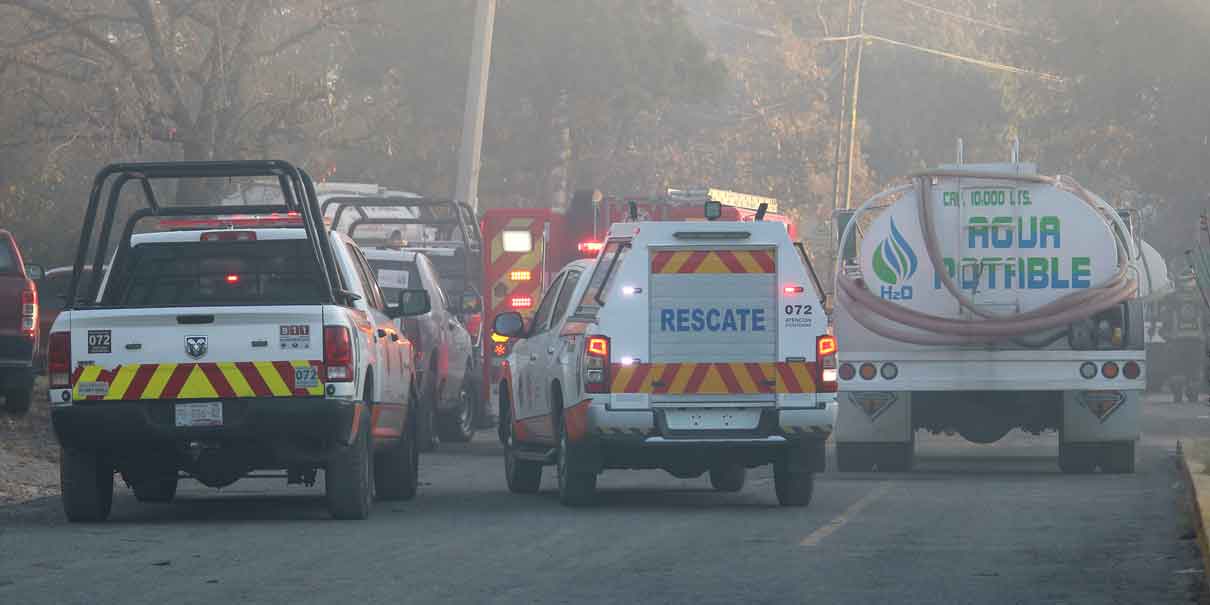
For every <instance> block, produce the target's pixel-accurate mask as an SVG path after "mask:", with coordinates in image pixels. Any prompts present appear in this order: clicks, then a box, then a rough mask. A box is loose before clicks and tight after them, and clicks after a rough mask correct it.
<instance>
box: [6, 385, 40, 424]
mask: <svg viewBox="0 0 1210 605" xmlns="http://www.w3.org/2000/svg"><path fill="white" fill-rule="evenodd" d="M33 399H34V387H33V386H32V385H31V386H29V387H26V388H20V389H9V390H7V391H5V392H4V411H6V412H8V413H10V414H14V415H17V416H23V415H25V413H26V412H28V411H29V404H30V402H32V401H33Z"/></svg>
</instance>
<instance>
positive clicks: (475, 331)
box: [466, 313, 483, 344]
mask: <svg viewBox="0 0 1210 605" xmlns="http://www.w3.org/2000/svg"><path fill="white" fill-rule="evenodd" d="M482 327H483V314H482V313H475V314H474V315H471V316H470V317H467V318H466V332H467V333H468V334H470V335H471V344H479V338H480V337H482V336H483V333H482V332H481V331H480V329H481V328H482Z"/></svg>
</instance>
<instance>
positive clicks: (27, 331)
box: [21, 285, 38, 341]
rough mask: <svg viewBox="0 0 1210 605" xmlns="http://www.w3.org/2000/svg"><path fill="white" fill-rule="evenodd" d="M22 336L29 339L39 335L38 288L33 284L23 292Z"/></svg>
mask: <svg viewBox="0 0 1210 605" xmlns="http://www.w3.org/2000/svg"><path fill="white" fill-rule="evenodd" d="M21 336H23V337H25V340H29V341H32V340H34V339H36V338H37V337H38V290H37V289H36V288H34V287H33V286H32V285H31V286H26V288H25V290H23V291H22V292H21Z"/></svg>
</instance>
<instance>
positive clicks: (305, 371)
mask: <svg viewBox="0 0 1210 605" xmlns="http://www.w3.org/2000/svg"><path fill="white" fill-rule="evenodd" d="M317 386H319V372H317V371H316V370H315V367H314V366H307V367H305V368H294V388H296V389H311V388H315V387H317Z"/></svg>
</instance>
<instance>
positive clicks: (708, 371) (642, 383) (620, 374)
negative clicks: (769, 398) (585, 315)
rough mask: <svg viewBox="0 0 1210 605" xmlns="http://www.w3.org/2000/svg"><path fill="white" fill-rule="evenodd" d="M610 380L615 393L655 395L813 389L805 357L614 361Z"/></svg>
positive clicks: (812, 366)
mask: <svg viewBox="0 0 1210 605" xmlns="http://www.w3.org/2000/svg"><path fill="white" fill-rule="evenodd" d="M610 384H611V387H612V388H611V392H614V393H652V394H656V395H756V394H762V393H763V394H772V393H814V392H815V391H816V388H815V364H814V363H811V362H806V361H789V362H784V361H783V362H776V363H773V362H769V363H640V364H632V365H628V366H624V365H620V364H614V365H613V379H612V380H611V381H610Z"/></svg>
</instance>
